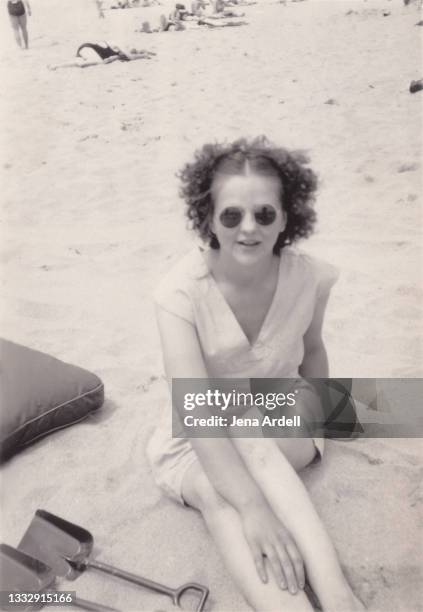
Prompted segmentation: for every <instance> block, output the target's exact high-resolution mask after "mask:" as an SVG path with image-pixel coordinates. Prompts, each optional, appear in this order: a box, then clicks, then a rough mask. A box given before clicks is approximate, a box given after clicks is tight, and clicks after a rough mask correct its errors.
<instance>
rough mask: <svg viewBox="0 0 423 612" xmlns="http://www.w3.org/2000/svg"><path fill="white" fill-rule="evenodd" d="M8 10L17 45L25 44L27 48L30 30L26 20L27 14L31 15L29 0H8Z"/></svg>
mask: <svg viewBox="0 0 423 612" xmlns="http://www.w3.org/2000/svg"><path fill="white" fill-rule="evenodd" d="M7 10H8V13H9V17H10V23H11V24H12V28H13V33H14V35H15V40H16V43H17V45H18V46H19V47H21V48H22V47H23V45H24V46H25V49H28V30H27V27H26V21H27V15H29V16H31V7H30V6H29V2H28V0H8V3H7ZM21 36H22V38H21ZM22 42H23V45H22Z"/></svg>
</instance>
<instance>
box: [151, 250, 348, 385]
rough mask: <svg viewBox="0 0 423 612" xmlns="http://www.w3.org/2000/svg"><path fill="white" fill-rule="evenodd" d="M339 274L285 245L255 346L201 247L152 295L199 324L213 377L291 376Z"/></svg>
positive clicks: (182, 262) (192, 252)
mask: <svg viewBox="0 0 423 612" xmlns="http://www.w3.org/2000/svg"><path fill="white" fill-rule="evenodd" d="M337 278H338V271H337V270H336V268H334V267H333V266H331V265H329V264H327V263H325V262H323V261H320V260H318V259H316V258H314V257H311V256H309V255H307V254H305V253H303V252H302V251H299V250H297V249H295V248H292V247H285V248H284V249H283V250H282V251H281V255H280V264H279V278H278V282H277V286H276V290H275V294H274V297H273V301H272V304H271V306H270V309H269V311H268V313H267V316H266V318H265V320H264V323H263V325H262V328H261V330H260V333H259V335H258V337H257V340H256V341H255V342H254V343H252V344H251V343H250V341H249V340H248V338H247V337H246V335H245V333H244V331H243V330H242V328H241V326H240V325H239V323H238V321H237V319H236V317H235V315H234V313H233V311H232V310H231V308H230V306H229V304H228V303H227V301H226V299H225V297H224V296H223V294H222V292H221V290H220V289H219V286H218V284H217V283H216V281H215V279H214V278H213V275H212V273H211V271H210V269H209V267H208V264H207V262H206V259H205V257H204V252H202V251H201V250H200V249H199V248H196V249H194V250H192V251H191V252H189V253H188V254H187V255H186V256H185V257H184V258H183V259H182V260H181V261H180V262H179V263H178V264H177V265H176V266H175V267H174V268H173V269H172V270H171V271H170V272H169V274H168V275H166V277H165V278H164V279H163V280H162V282H161V283H160V285H159V287H158V288H157V290H156V292H155V296H154V297H155V301H156V304H157V305H158V306H160V307H161V308H163V309H164V310H166V311H168V312H170V313H172V314H174V315H176V316H178V317H180V318H182V319H184V320H185V321H187V322H189V323H190V324H192V325H193V326H194V327H195V329H196V331H197V334H198V338H199V342H200V346H201V349H202V352H203V356H204V363H205V366H206V369H207V373H208V375H209V376H210V377H211V378H283V377H286V378H291V377H296V376H298V369H299V366H300V365H301V363H302V360H303V357H304V342H303V337H304V334H305V332H306V331H307V329H308V327H309V325H310V323H311V321H312V318H313V314H314V310H315V307H316V304H317V302H318V301H319V298H320V297H322V296H326V295H327V294H328V293H329V291H330V289H331V287H332V285H333V284H334V283H335V281H336V280H337ZM187 375H189V373H187Z"/></svg>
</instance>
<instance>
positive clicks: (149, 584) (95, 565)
mask: <svg viewBox="0 0 423 612" xmlns="http://www.w3.org/2000/svg"><path fill="white" fill-rule="evenodd" d="M86 567H87V568H92V569H96V570H98V571H99V572H104V573H105V574H109V575H110V576H116V578H121V579H122V580H126V581H127V582H132V584H137V585H138V586H141V587H145V588H146V589H150V591H155V592H156V593H161V594H162V595H168V596H169V597H171V598H172V601H173V603H174V604H176V603H177V601H176V596H177V592H176V590H175V589H171V588H170V587H167V586H164V585H163V584H159V583H158V582H154V580H149V579H148V578H142V577H141V576H137V575H136V574H131V573H130V572H125V571H124V570H121V569H118V568H117V567H113V566H111V565H108V564H107V563H102V562H101V561H88V562H87V564H86Z"/></svg>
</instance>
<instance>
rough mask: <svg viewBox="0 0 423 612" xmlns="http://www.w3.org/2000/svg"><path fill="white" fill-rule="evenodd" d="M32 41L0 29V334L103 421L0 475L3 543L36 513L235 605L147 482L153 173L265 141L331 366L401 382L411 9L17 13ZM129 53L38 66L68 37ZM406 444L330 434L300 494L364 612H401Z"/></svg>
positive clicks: (413, 584)
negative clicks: (313, 178) (241, 143)
mask: <svg viewBox="0 0 423 612" xmlns="http://www.w3.org/2000/svg"><path fill="white" fill-rule="evenodd" d="M32 4H33V6H32V8H33V15H32V17H31V18H30V21H29V34H30V49H29V50H28V51H21V50H19V49H18V48H17V47H16V46H15V42H14V40H13V35H12V31H11V28H10V25H9V23H8V19H7V14H6V11H5V9H4V10H3V16H2V19H1V23H0V36H1V42H0V79H1V82H2V84H3V86H2V102H1V106H0V110H1V118H2V130H1V138H0V145H1V146H0V156H1V159H0V185H1V192H2V216H1V225H0V266H1V267H0V270H1V282H2V291H1V293H2V305H1V311H0V312H1V327H2V335H3V336H4V337H6V338H8V339H10V340H13V341H15V342H18V343H21V344H25V345H27V346H30V347H32V348H35V349H38V350H41V351H45V352H48V353H51V354H52V355H54V356H56V357H58V358H60V359H62V360H64V361H68V362H71V363H74V364H76V365H79V366H81V367H85V368H87V369H90V370H92V371H94V372H95V373H96V374H98V375H99V376H100V377H101V378H102V380H103V381H104V384H105V388H106V398H107V399H106V402H105V405H104V408H103V410H102V411H101V414H98V415H96V416H95V417H94V418H90V419H88V420H87V421H85V422H84V423H81V424H78V425H77V426H75V427H71V428H69V429H67V430H63V431H60V432H58V433H56V434H54V435H53V436H50V437H47V438H46V439H44V440H43V441H41V442H39V443H37V444H36V445H34V446H33V447H31V448H29V449H27V450H26V451H25V452H23V453H21V454H19V455H18V456H16V457H15V458H14V459H12V460H11V461H10V462H8V463H7V464H6V465H5V466H4V467H3V468H2V487H1V494H2V499H1V505H2V523H3V535H2V541H5V542H7V543H9V544H12V545H17V543H18V541H19V539H20V537H21V535H22V534H23V532H24V530H25V528H26V526H27V524H28V523H29V521H30V518H31V517H32V515H33V513H34V512H35V510H36V509H37V508H45V509H47V510H50V511H51V512H54V513H56V514H58V515H61V516H64V517H65V518H68V519H69V520H71V521H73V522H76V523H79V524H81V525H83V526H85V527H86V528H88V529H89V530H90V531H92V532H93V534H94V536H95V541H96V545H97V550H96V552H97V553H98V556H99V557H100V558H101V559H102V560H104V561H106V562H109V563H112V564H115V565H117V566H121V567H123V568H126V569H128V570H130V571H133V572H137V573H139V574H141V575H143V576H147V577H150V578H152V579H155V580H158V581H162V582H164V583H165V584H170V585H173V586H177V585H179V584H182V583H183V582H186V581H188V580H195V581H197V582H204V583H206V584H207V585H208V586H209V587H210V590H211V596H210V600H209V603H208V605H207V612H211V611H212V610H213V611H215V612H224V611H241V610H246V609H247V606H246V604H245V603H244V602H243V600H242V599H241V597H240V595H239V594H238V593H237V591H236V589H235V587H234V585H233V584H232V582H231V580H230V578H229V577H228V575H227V573H226V571H225V568H224V567H223V566H222V563H221V561H220V558H219V555H218V553H217V551H216V549H215V547H214V544H213V543H212V541H211V539H210V538H209V536H208V534H207V532H206V530H205V528H204V526H203V523H202V520H201V518H200V516H199V515H197V514H196V513H195V512H194V511H192V510H185V509H183V508H181V507H178V506H176V504H174V503H173V502H171V501H169V500H167V499H166V498H165V497H164V496H163V495H162V494H161V492H160V491H159V489H158V488H157V487H156V485H155V484H154V481H153V478H152V475H151V471H150V467H149V465H148V463H147V460H146V458H145V446H146V441H147V440H148V438H149V436H150V435H151V432H152V430H153V429H154V427H155V424H156V422H157V420H158V416H159V412H160V410H161V407H162V405H163V402H165V401H166V397H167V388H166V382H165V380H164V378H163V368H162V364H161V355H160V346H159V338H158V332H157V329H156V326H155V321H154V311H153V302H152V291H153V289H154V287H155V286H156V284H157V283H158V281H159V279H160V278H161V276H162V274H163V273H164V272H165V271H166V270H167V269H168V268H169V266H170V265H171V264H172V262H174V261H177V260H178V258H179V257H180V256H181V255H182V254H184V253H185V252H186V251H187V250H188V249H189V248H190V247H191V244H192V241H193V237H192V236H191V234H189V233H188V232H187V230H186V227H185V221H184V217H183V203H182V202H181V201H180V200H179V199H178V194H177V191H178V182H177V179H176V177H175V173H176V172H177V170H178V169H179V168H180V167H181V165H182V164H183V163H184V162H185V161H187V160H189V159H190V157H191V155H192V152H193V151H194V149H195V148H196V147H197V146H199V145H201V144H203V143H204V142H208V141H213V140H215V139H217V140H219V139H224V138H227V139H235V138H237V137H240V136H244V135H247V136H254V135H257V134H266V135H268V136H269V138H271V139H273V140H274V141H276V142H278V143H281V144H283V145H285V146H286V147H289V148H299V149H305V150H307V151H308V152H309V155H310V157H311V159H312V166H313V168H314V169H315V170H316V171H317V172H318V174H319V177H320V190H319V196H318V200H317V205H316V207H317V211H318V215H319V224H318V229H317V232H316V233H315V235H314V236H313V237H312V238H311V239H310V240H308V241H307V242H305V243H304V244H301V245H300V246H301V248H303V249H304V250H306V251H308V252H309V253H312V254H314V255H317V256H319V257H321V258H322V259H326V260H327V261H329V262H331V263H334V264H335V265H337V266H338V267H339V269H340V271H341V276H340V280H339V282H338V283H337V285H336V287H335V289H334V291H333V294H332V297H331V300H330V303H329V308H328V311H327V317H326V323H325V340H326V344H327V348H328V353H329V357H330V368H331V375H332V376H337V377H363V378H366V377H369V378H372V377H394V378H395V377H406V378H408V377H421V376H422V370H423V368H422V366H421V364H422V363H423V359H422V357H423V355H422V340H421V338H422V331H423V330H422V327H423V326H422V316H421V313H422V312H423V310H422V305H423V297H422V293H421V280H422V265H423V263H422V261H423V258H422V247H421V236H422V215H421V193H422V185H421V153H422V136H421V134H422V132H421V127H422V96H423V92H418V93H415V94H411V93H410V92H409V84H410V82H411V81H412V80H416V79H420V78H421V77H422V74H420V72H421V59H420V58H421V50H422V46H421V34H422V30H423V28H421V27H419V26H417V25H415V24H417V22H418V21H419V20H420V19H421V17H422V16H421V14H419V11H418V8H417V5H416V4H411V5H409V6H403V4H402V2H396V1H395V0H392V1H389V0H384V1H382V0H380V1H377V2H370V1H368V2H365V1H350V0H345V1H342V0H339V1H317V0H315V1H313V0H310V1H305V2H288V3H287V4H282V3H279V2H264V1H262V0H259V2H258V3H257V4H255V5H253V6H248V7H245V8H244V7H243V10H245V13H246V15H245V17H244V19H245V20H246V21H247V22H248V25H245V26H242V27H236V28H225V29H216V30H203V29H193V30H187V31H185V32H169V33H162V34H151V35H149V34H141V33H138V32H136V31H135V30H136V29H138V28H139V27H140V26H141V24H142V22H143V21H146V20H151V21H152V22H154V21H155V20H157V19H158V15H159V14H160V12H168V5H166V4H165V5H162V6H154V7H151V8H139V9H138V8H137V9H128V10H107V11H106V12H105V18H104V19H99V18H98V15H97V11H96V6H95V3H94V2H93V1H92V2H88V0H85V1H83V0H73V1H72V3H71V6H70V3H69V7H66V8H64V6H63V3H61V2H59V1H58V0H41V1H40V2H39V4H38V5H37V4H36V2H35V0H33V2H32ZM96 40H108V41H113V42H116V44H119V45H120V46H123V47H125V48H126V47H129V48H130V47H137V48H138V49H141V48H144V49H148V50H150V51H154V52H155V53H156V56H155V57H154V58H153V59H151V60H139V61H134V62H127V63H121V62H115V63H113V64H111V65H100V66H95V67H90V68H86V69H80V68H69V69H62V70H56V71H52V70H49V69H48V66H49V65H55V64H59V63H61V62H66V61H72V59H73V57H74V55H75V51H76V49H77V47H78V46H79V45H80V44H81V43H83V42H86V41H96ZM422 456H423V451H422V444H421V440H402V439H400V440H387V439H379V440H358V441H354V442H351V443H343V442H328V444H327V452H326V454H325V456H324V460H323V462H322V464H321V465H320V466H319V467H317V468H314V469H313V470H309V471H307V473H306V474H305V476H304V478H305V482H306V484H307V487H308V488H309V490H310V492H311V495H312V498H313V500H314V502H315V504H316V506H317V508H318V511H319V513H320V514H321V516H322V518H323V520H324V522H325V524H326V525H327V526H328V528H329V531H330V533H331V534H332V536H333V540H334V542H335V544H336V547H337V549H338V550H339V554H340V557H341V559H342V562H343V565H344V567H345V569H346V572H347V575H348V577H349V579H350V581H351V583H352V585H353V587H354V589H355V590H356V592H357V594H358V595H359V596H361V597H362V599H363V601H364V602H365V603H366V604H367V605H368V606H369V609H370V610H385V611H392V612H417V611H418V610H422V609H423V608H422V602H423V593H422V584H423V579H422V578H423V577H422V563H421V546H420V545H421V542H422V531H421V516H422V500H423V491H422V489H421V475H422V474H421V464H422ZM60 588H62V589H65V588H68V589H73V590H75V589H77V592H78V595H80V596H81V597H85V598H87V599H88V598H91V599H94V600H97V601H103V602H108V603H109V605H113V606H115V607H118V608H120V609H121V610H125V611H127V610H128V611H134V612H135V611H136V610H171V609H173V607H172V604H171V602H170V601H169V600H167V599H165V598H162V597H159V596H157V595H152V594H150V593H148V592H147V591H141V590H140V589H136V588H135V587H126V586H124V585H121V584H120V583H118V582H116V581H114V580H111V579H110V580H105V579H104V578H103V577H102V576H101V575H98V574H97V575H96V574H95V572H92V573H89V574H85V575H83V576H81V577H80V578H79V579H78V582H77V583H66V584H65V583H63V584H61V585H60Z"/></svg>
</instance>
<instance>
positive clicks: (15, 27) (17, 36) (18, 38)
mask: <svg viewBox="0 0 423 612" xmlns="http://www.w3.org/2000/svg"><path fill="white" fill-rule="evenodd" d="M12 28H13V35H14V37H15V40H16V44H17V45H18V47H22V41H21V35H20V33H19V26H18V25H17V24H15V23H14V22H12Z"/></svg>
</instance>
